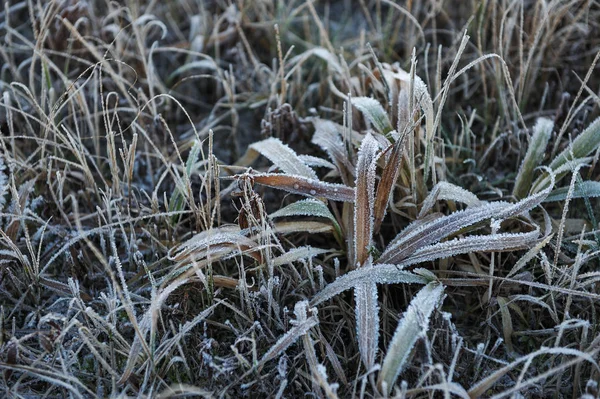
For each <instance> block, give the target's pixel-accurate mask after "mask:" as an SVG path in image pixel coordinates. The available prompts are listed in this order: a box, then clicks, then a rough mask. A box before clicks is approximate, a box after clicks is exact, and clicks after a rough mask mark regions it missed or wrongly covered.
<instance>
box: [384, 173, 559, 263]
mask: <svg viewBox="0 0 600 399" xmlns="http://www.w3.org/2000/svg"><path fill="white" fill-rule="evenodd" d="M551 178H552V182H551V184H550V185H549V186H548V187H547V188H546V189H544V190H543V191H540V192H539V193H537V194H534V195H531V196H529V197H527V198H525V199H523V200H521V201H519V202H517V203H515V204H510V203H508V202H501V201H497V202H491V203H488V204H484V205H481V206H478V207H475V208H468V209H465V210H463V211H458V212H454V213H452V214H450V215H448V216H444V217H441V218H439V219H436V220H434V221H433V222H431V223H427V224H424V225H422V226H420V227H418V228H410V226H409V227H407V228H406V229H405V231H406V230H408V231H409V232H408V233H407V234H404V232H400V233H399V234H398V236H396V238H395V239H394V240H392V242H391V243H390V244H389V245H388V247H387V249H386V250H385V251H384V253H383V254H382V255H381V257H380V258H379V260H378V261H379V262H382V263H398V262H401V261H402V260H403V259H405V258H407V257H408V256H410V255H411V254H412V253H413V252H414V251H416V250H417V248H419V247H423V246H425V245H429V244H432V243H435V242H438V241H439V240H441V239H443V238H445V237H447V236H449V235H450V234H453V233H455V232H456V231H458V230H460V229H463V228H465V227H468V226H471V225H473V224H476V223H479V222H481V221H483V220H486V219H491V218H492V217H493V218H497V219H506V218H509V217H513V216H517V215H520V214H522V213H524V212H527V211H528V210H530V209H531V208H533V207H535V206H537V205H539V204H540V203H541V202H542V201H543V200H544V199H545V198H546V197H547V196H548V194H549V193H550V190H551V189H552V187H553V186H554V175H551Z"/></svg>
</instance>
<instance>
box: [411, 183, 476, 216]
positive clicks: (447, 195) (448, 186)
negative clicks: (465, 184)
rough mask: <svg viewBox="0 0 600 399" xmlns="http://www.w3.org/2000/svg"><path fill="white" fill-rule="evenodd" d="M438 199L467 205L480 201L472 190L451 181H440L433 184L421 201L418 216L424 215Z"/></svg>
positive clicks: (473, 204) (474, 204)
mask: <svg viewBox="0 0 600 399" xmlns="http://www.w3.org/2000/svg"><path fill="white" fill-rule="evenodd" d="M439 200H450V201H457V202H462V203H463V204H465V205H467V206H478V205H481V203H482V202H481V201H480V200H479V198H477V196H476V195H475V194H473V193H472V192H470V191H468V190H465V189H464V188H462V187H459V186H457V185H454V184H452V183H448V182H445V181H442V182H439V183H438V184H436V185H435V187H434V188H433V189H432V190H431V192H430V193H429V195H428V196H427V198H425V201H423V205H422V208H421V212H419V216H418V218H419V219H420V218H422V217H423V216H424V215H426V214H427V212H429V211H430V210H431V208H433V205H434V204H435V201H439Z"/></svg>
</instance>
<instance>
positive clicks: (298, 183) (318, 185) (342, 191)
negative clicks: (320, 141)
mask: <svg viewBox="0 0 600 399" xmlns="http://www.w3.org/2000/svg"><path fill="white" fill-rule="evenodd" d="M250 176H251V177H252V178H253V179H254V182H255V183H257V184H262V185H264V186H267V187H272V188H276V189H279V190H284V191H287V192H289V193H294V194H300V195H314V196H316V197H323V198H327V199H330V200H333V201H343V202H353V201H354V188H353V187H348V186H345V185H343V184H337V183H325V182H322V181H320V180H314V179H308V178H306V177H303V176H298V175H289V174H281V173H256V174H252V175H250ZM311 190H312V191H314V192H315V194H310V192H311Z"/></svg>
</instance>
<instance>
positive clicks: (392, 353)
mask: <svg viewBox="0 0 600 399" xmlns="http://www.w3.org/2000/svg"><path fill="white" fill-rule="evenodd" d="M443 292H444V287H443V286H441V285H438V284H436V283H429V284H427V285H426V286H425V287H423V289H421V291H419V292H418V293H417V295H415V297H414V298H413V299H412V301H411V302H410V305H408V309H407V310H406V312H405V313H404V315H403V317H402V319H401V320H400V322H399V323H398V327H397V328H396V332H395V333H394V336H393V337H392V341H391V342H390V346H389V347H388V351H387V353H386V355H385V359H384V360H383V365H382V367H381V371H380V373H379V378H378V385H379V387H380V389H382V388H383V389H385V392H384V393H385V394H388V393H389V392H390V391H391V390H392V388H393V387H394V383H395V382H396V378H398V375H399V374H400V372H402V370H403V369H404V367H405V365H406V362H407V361H408V358H409V356H410V354H411V352H412V349H413V347H414V346H415V343H416V342H417V340H418V339H419V337H421V336H423V335H424V334H426V333H427V330H429V319H430V318H431V315H432V313H433V311H434V310H435V308H436V307H437V306H438V304H439V302H440V300H441V299H442V294H443Z"/></svg>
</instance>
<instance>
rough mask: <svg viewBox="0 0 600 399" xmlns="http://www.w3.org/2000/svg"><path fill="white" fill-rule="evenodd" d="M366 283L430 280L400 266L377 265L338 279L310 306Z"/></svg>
mask: <svg viewBox="0 0 600 399" xmlns="http://www.w3.org/2000/svg"><path fill="white" fill-rule="evenodd" d="M365 282H370V283H374V284H427V283H428V282H429V280H427V279H426V278H424V277H422V276H418V275H416V274H414V273H411V272H408V271H405V270H402V267H401V266H398V265H377V266H376V267H372V268H367V267H361V268H360V269H356V270H353V271H351V272H348V273H346V274H344V275H343V276H340V277H338V278H336V279H335V281H334V282H333V283H331V284H329V285H328V286H326V287H325V288H324V289H323V290H322V291H320V292H319V293H318V294H317V295H315V296H314V297H313V298H312V299H311V301H310V304H311V306H317V305H318V304H320V303H322V302H324V301H326V300H328V299H330V298H333V297H334V296H336V295H339V294H340V293H342V292H344V291H346V290H349V289H351V288H354V287H356V286H357V285H359V284H361V283H365Z"/></svg>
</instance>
